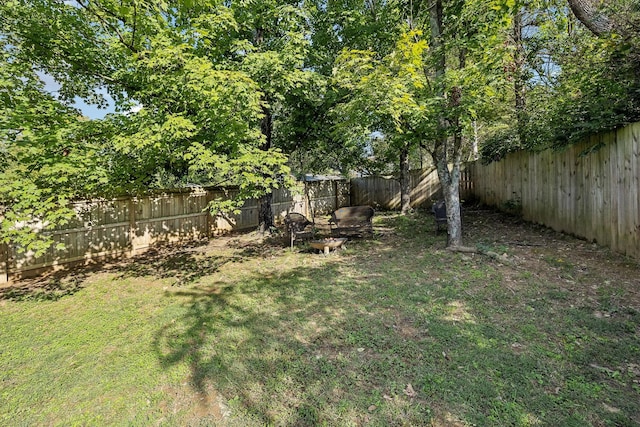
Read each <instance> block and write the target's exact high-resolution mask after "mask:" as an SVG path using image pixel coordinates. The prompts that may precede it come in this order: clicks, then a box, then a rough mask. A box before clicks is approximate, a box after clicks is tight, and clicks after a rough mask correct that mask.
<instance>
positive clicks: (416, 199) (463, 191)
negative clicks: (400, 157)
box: [351, 169, 473, 210]
mask: <svg viewBox="0 0 640 427" xmlns="http://www.w3.org/2000/svg"><path fill="white" fill-rule="evenodd" d="M409 188H411V207H413V208H419V207H422V206H425V205H428V207H429V208H430V207H431V201H432V200H434V199H437V198H440V197H441V193H442V192H441V187H440V180H439V179H438V172H437V171H436V170H435V169H421V170H414V171H411V172H410V173H409ZM472 189H473V185H472V182H471V179H470V175H469V173H468V172H467V171H466V170H463V171H462V172H461V176H460V197H461V198H463V199H464V198H467V197H469V196H470V195H471V192H472ZM351 205H352V206H357V205H371V206H373V207H375V208H376V209H380V208H381V209H389V210H397V209H400V207H401V200H400V181H398V180H397V179H393V178H383V177H375V176H372V177H363V178H354V179H352V180H351Z"/></svg>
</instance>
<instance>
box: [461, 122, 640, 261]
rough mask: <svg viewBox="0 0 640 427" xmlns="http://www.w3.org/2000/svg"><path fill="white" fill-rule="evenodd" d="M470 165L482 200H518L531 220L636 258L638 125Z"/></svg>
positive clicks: (639, 232)
mask: <svg viewBox="0 0 640 427" xmlns="http://www.w3.org/2000/svg"><path fill="white" fill-rule="evenodd" d="M468 169H469V170H470V171H471V173H472V179H473V182H474V185H475V190H474V193H475V195H476V197H478V198H479V199H480V200H481V201H483V202H484V203H487V204H489V205H495V206H501V205H504V204H505V203H512V202H513V203H520V204H521V206H522V214H523V216H524V218H525V219H527V220H529V221H533V222H537V223H541V224H544V225H546V226H548V227H551V228H553V229H555V230H558V231H564V232H567V233H571V234H575V235H577V236H580V237H583V238H585V239H587V240H589V241H595V242H598V243H599V244H602V245H605V246H608V247H610V248H611V249H613V250H614V251H616V252H620V253H623V254H627V255H630V256H633V257H636V258H640V200H639V199H640V190H639V185H640V183H639V175H640V123H637V124H634V125H631V126H628V127H626V128H623V129H620V130H618V131H615V132H609V133H603V134H600V135H596V136H593V137H591V138H588V139H587V140H585V141H584V142H582V143H580V144H576V145H574V146H571V147H568V148H566V149H565V150H564V151H553V150H547V151H544V152H542V153H527V152H518V153H512V154H509V155H508V156H507V157H506V158H505V159H504V160H502V161H499V162H494V163H491V164H489V165H481V164H480V163H478V162H476V163H474V164H472V165H469V167H468Z"/></svg>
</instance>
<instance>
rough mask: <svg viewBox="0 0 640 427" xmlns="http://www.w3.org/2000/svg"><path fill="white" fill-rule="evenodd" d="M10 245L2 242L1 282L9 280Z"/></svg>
mask: <svg viewBox="0 0 640 427" xmlns="http://www.w3.org/2000/svg"><path fill="white" fill-rule="evenodd" d="M9 273H10V271H9V247H8V246H7V245H6V244H5V243H0V283H7V282H8V281H9Z"/></svg>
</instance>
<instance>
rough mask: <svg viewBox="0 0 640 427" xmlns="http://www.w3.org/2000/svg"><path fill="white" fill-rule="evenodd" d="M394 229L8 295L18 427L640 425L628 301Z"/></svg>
mask: <svg viewBox="0 0 640 427" xmlns="http://www.w3.org/2000/svg"><path fill="white" fill-rule="evenodd" d="M376 225H377V226H378V227H380V229H384V230H392V231H385V232H384V233H378V234H377V235H376V236H375V237H374V238H373V239H369V240H362V241H357V242H350V244H349V245H348V249H347V250H346V251H343V252H340V253H336V254H332V255H330V256H326V257H325V256H323V255H318V254H315V253H312V252H310V251H305V250H295V251H293V252H291V251H289V250H288V249H286V245H283V246H282V247H277V246H276V247H274V246H272V245H262V246H252V245H251V244H248V243H246V244H245V243H242V242H241V243H242V244H232V245H230V246H228V247H224V248H218V247H213V246H210V247H203V248H200V249H199V250H196V251H182V252H175V253H171V252H168V253H163V254H160V255H157V256H155V257H154V256H149V257H146V258H141V259H139V260H136V261H135V262H134V263H132V264H126V265H122V266H118V267H115V268H111V269H109V270H108V271H104V272H102V273H99V274H88V275H86V276H82V277H80V276H76V277H75V278H73V277H71V278H69V277H67V278H64V279H61V282H60V284H61V285H60V286H58V287H57V288H56V289H57V290H56V292H58V294H55V295H54V297H52V298H47V296H48V295H51V292H49V293H47V292H44V291H42V290H40V291H37V290H32V292H26V291H24V292H23V291H21V292H13V293H11V292H5V293H4V294H3V295H4V299H2V300H0V334H1V337H2V341H1V342H0V379H1V383H0V385H1V390H0V424H2V425H159V424H160V425H238V426H240V425H242V426H246V425H265V424H270V425H283V426H284V425H287V426H289V425H330V426H333V425H380V426H386V425H435V426H445V425H446V426H450V425H454V426H455V425H461V426H464V425H487V426H501V425H504V426H507V425H508V426H512V425H515V426H535V425H558V426H559V425H563V426H565V425H576V426H582V425H607V424H610V425H637V423H638V422H640V418H639V417H640V385H639V383H638V381H639V380H640V367H638V364H640V362H639V360H640V333H639V331H638V324H639V323H640V314H639V313H638V311H637V308H634V307H631V306H624V305H623V304H622V303H621V300H620V298H619V295H621V294H622V290H621V289H618V290H617V291H616V290H615V286H611V289H610V290H608V291H607V290H605V289H602V290H599V291H598V292H599V293H598V295H597V296H598V298H600V301H599V302H598V301H592V302H589V301H587V300H576V299H575V298H574V295H573V294H572V292H570V291H569V290H567V289H566V288H565V287H564V285H563V284H564V283H565V282H564V281H563V280H564V279H561V278H560V279H558V282H554V281H552V280H550V279H549V277H547V276H540V275H539V274H538V272H537V271H526V270H523V271H517V270H516V271H513V268H511V267H506V266H502V265H500V264H497V263H495V262H492V260H490V259H488V258H484V257H481V256H478V255H474V256H467V255H460V254H455V253H451V252H448V251H446V250H444V238H445V236H444V235H443V233H441V234H440V235H437V236H436V235H435V234H434V232H433V228H432V227H433V223H432V222H430V218H428V217H423V216H420V215H417V216H413V217H408V218H404V217H399V216H397V215H380V216H378V217H377V218H376ZM469 239H473V236H471V237H469ZM559 258H560V257H559V256H553V255H552V254H551V255H548V256H547V258H544V257H543V258H542V259H541V262H542V263H545V264H547V263H549V260H557V259H559ZM575 264H576V263H575V261H568V260H566V261H564V258H563V262H562V263H561V264H557V265H556V264H555V261H554V264H553V266H554V267H558V268H559V269H561V271H562V273H563V274H573V275H575V274H574V272H573V271H572V269H574V268H575V267H574V266H575ZM510 268H511V270H510ZM507 276H508V277H507ZM593 280H599V278H598V277H594V278H593ZM69 281H73V283H75V285H74V286H73V291H72V292H67V293H66V294H65V293H64V292H62V293H60V291H59V289H64V286H63V285H64V284H65V283H67V282H69ZM598 283H600V282H598ZM584 286H591V283H585V284H584ZM628 291H629V290H627V292H628ZM614 309H615V311H612V310H614Z"/></svg>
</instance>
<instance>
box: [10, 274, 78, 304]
mask: <svg viewBox="0 0 640 427" xmlns="http://www.w3.org/2000/svg"><path fill="white" fill-rule="evenodd" d="M85 278H86V275H85V274H80V275H74V276H69V275H68V274H54V275H52V276H48V277H45V278H39V279H32V280H27V281H24V282H21V283H16V284H12V285H8V286H4V287H0V301H2V300H6V301H57V300H59V299H60V298H64V297H67V296H70V295H73V294H75V293H76V292H78V291H80V290H81V289H82V288H84V280H85Z"/></svg>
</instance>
